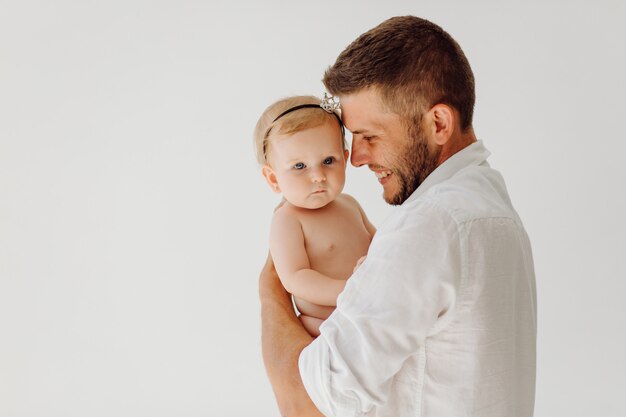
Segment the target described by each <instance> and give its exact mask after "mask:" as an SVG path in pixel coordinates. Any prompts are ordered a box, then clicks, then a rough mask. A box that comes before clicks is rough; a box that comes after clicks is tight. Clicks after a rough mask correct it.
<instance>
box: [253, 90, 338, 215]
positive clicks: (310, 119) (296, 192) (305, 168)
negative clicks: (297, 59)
mask: <svg viewBox="0 0 626 417" xmlns="http://www.w3.org/2000/svg"><path fill="white" fill-rule="evenodd" d="M320 103H321V101H320V99H319V98H317V97H313V96H295V97H289V98H286V99H283V100H279V101H277V102H276V103H274V104H272V105H271V106H269V107H268V108H267V109H266V110H265V111H264V112H263V114H262V115H261V117H260V118H259V121H258V122H257V125H256V128H255V130H254V141H255V145H256V153H257V160H258V161H259V164H261V165H262V167H263V168H262V172H263V176H264V177H265V179H266V180H267V183H268V184H269V185H270V187H271V188H272V189H273V190H274V191H275V192H278V193H282V194H283V196H284V197H285V199H286V200H287V201H289V202H290V203H291V204H293V205H294V206H298V207H302V208H307V209H317V208H321V207H324V206H325V205H327V204H328V203H330V202H331V201H333V200H334V199H335V198H336V197H337V196H338V195H339V194H340V193H341V191H342V190H343V186H344V183H345V179H346V176H345V172H346V161H347V159H348V150H347V149H346V143H345V139H344V129H343V124H342V123H341V119H340V118H339V115H338V114H337V113H335V112H334V111H333V112H329V111H326V110H324V109H323V108H322V107H320ZM300 106H302V107H300Z"/></svg>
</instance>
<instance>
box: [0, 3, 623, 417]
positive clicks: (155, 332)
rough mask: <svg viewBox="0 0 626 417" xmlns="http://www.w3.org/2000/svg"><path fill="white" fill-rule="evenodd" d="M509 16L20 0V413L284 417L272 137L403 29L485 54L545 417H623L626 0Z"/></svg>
mask: <svg viewBox="0 0 626 417" xmlns="http://www.w3.org/2000/svg"><path fill="white" fill-rule="evenodd" d="M509 3H512V4H506V5H505V4H504V2H497V1H493V2H487V1H474V2H464V1H457V2H451V1H448V2H425V1H413V2H408V1H384V2H381V1H344V2H333V1H322V0H318V1H316V2H287V1H277V0H276V1H264V2H252V1H250V2H248V3H244V2H221V3H219V2H207V1H188V0H187V1H185V0H183V1H138V0H132V1H121V0H115V1H108V2H85V1H74V2H70V1H55V2H46V1H17V0H15V1H7V0H0V416H1V417H18V416H20V417H21V416H28V417H39V416H41V417H44V416H45V417H52V416H59V417H60V416H63V417H72V416H76V417H83V416H90V417H97V416H112V415H114V416H119V417H124V416H150V417H160V416H164V417H165V416H176V417H179V416H245V415H259V416H269V415H277V412H276V408H275V406H274V400H273V396H272V393H271V388H270V386H269V384H268V383H267V381H266V378H265V374H264V370H263V366H262V362H261V356H260V336H259V304H258V301H257V293H256V290H257V283H256V279H257V274H258V271H259V268H260V266H261V265H262V262H263V260H264V257H265V254H266V250H267V249H266V240H267V231H268V221H269V218H270V214H271V211H272V208H273V206H274V205H275V204H276V202H277V197H276V196H275V195H274V194H273V193H271V192H270V190H269V188H267V187H266V185H265V184H264V182H263V181H262V179H261V177H260V174H259V172H258V168H257V166H256V164H255V161H254V157H253V151H252V144H251V143H252V141H251V131H252V129H253V126H254V123H255V122H256V119H257V117H258V115H259V114H260V112H261V111H262V110H263V109H264V108H265V106H266V105H268V104H269V103H270V102H271V101H273V100H275V99H277V98H280V97H282V96H285V95H290V94H298V93H306V94H310V93H313V94H321V92H322V91H323V86H322V85H321V83H320V81H319V80H320V78H321V75H322V72H323V70H324V69H325V68H326V67H327V66H328V65H330V64H331V63H332V62H333V61H334V58H335V57H336V56H337V54H338V53H339V52H340V51H341V50H342V49H343V48H344V47H345V46H346V45H347V44H348V43H349V42H350V41H352V40H353V39H354V38H356V36H357V35H359V34H360V33H362V32H364V31H366V30H367V29H369V28H371V27H373V26H375V25H376V24H378V23H380V22H381V21H382V20H384V19H385V18H387V17H390V16H393V15H400V14H414V15H419V16H423V17H426V18H429V19H431V20H433V21H434V22H436V23H438V24H440V25H441V26H443V27H444V28H445V29H446V30H448V31H449V32H450V33H451V34H452V35H453V36H454V37H455V38H456V39H457V40H458V41H459V43H460V44H461V46H462V47H463V49H464V50H465V52H466V54H467V56H468V58H469V60H470V62H471V64H472V66H473V68H474V72H475V75H476V80H477V96H478V101H477V105H476V113H475V114H476V117H475V128H476V132H477V135H478V136H479V137H480V138H481V139H483V140H484V142H485V144H486V145H487V147H488V148H490V150H491V151H492V153H493V156H492V158H491V163H492V166H494V167H496V168H498V169H500V170H501V171H502V172H503V174H504V176H505V178H506V179H507V183H508V186H509V190H510V194H511V196H512V199H513V201H514V203H515V204H516V206H517V208H518V211H519V212H520V215H521V216H522V218H523V219H524V221H525V224H526V227H527V230H528V232H529V235H530V236H531V239H532V243H533V248H534V253H535V258H536V272H537V284H538V292H539V341H538V343H539V351H538V354H539V359H538V380H537V404H536V416H541V417H544V416H545V417H552V416H569V417H575V416H581V417H582V416H592V415H597V416H603V417H608V416H623V415H625V414H626V406H625V400H624V380H623V375H624V374H626V361H625V360H624V355H623V352H624V351H626V336H625V329H626V307H625V303H624V301H623V297H624V294H625V293H626V284H625V278H626V268H625V267H624V249H626V241H625V238H624V235H625V233H626V227H625V226H626V222H625V221H624V217H623V216H624V215H623V213H624V212H626V201H625V200H626V198H625V194H626V193H625V192H624V188H625V187H624V184H623V183H624V180H625V179H626V169H625V168H624V162H626V161H625V157H624V143H625V141H626V137H625V135H624V126H623V120H624V114H626V105H625V97H624V96H625V95H626V88H625V87H626V86H625V81H624V74H626V48H625V47H624V39H626V28H625V26H624V20H625V19H626V7H625V3H624V2H620V1H617V0H616V1H608V0H604V1H597V2H594V3H595V5H593V6H592V5H591V2H582V1H561V2H549V1H546V2H540V1H536V2H523V3H522V2H519V3H517V2H515V3H514V2H509ZM348 175H349V182H348V185H347V191H348V192H350V193H352V194H353V195H355V196H356V197H357V198H358V199H359V200H360V201H361V203H362V205H363V206H364V207H365V209H366V211H367V212H368V214H369V216H370V218H371V219H372V220H373V221H374V223H380V222H381V221H382V220H383V219H384V218H385V217H386V216H387V215H388V214H389V213H390V211H391V209H390V208H389V207H387V206H385V204H384V203H383V201H382V199H381V198H380V194H381V192H380V189H379V186H378V185H377V183H376V182H375V180H374V177H373V176H372V175H371V174H370V173H367V172H364V170H356V169H354V168H351V169H350V170H349V173H348ZM251 413H254V414H251Z"/></svg>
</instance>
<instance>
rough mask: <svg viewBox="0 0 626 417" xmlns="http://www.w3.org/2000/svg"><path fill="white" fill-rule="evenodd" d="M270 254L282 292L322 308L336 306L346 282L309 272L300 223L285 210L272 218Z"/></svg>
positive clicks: (277, 212) (279, 211) (310, 270)
mask: <svg viewBox="0 0 626 417" xmlns="http://www.w3.org/2000/svg"><path fill="white" fill-rule="evenodd" d="M270 251H271V253H272V258H273V259H274V264H275V266H276V272H278V276H279V278H280V281H281V282H282V284H283V286H284V287H285V289H286V290H287V291H288V292H290V293H291V294H293V295H295V296H296V297H298V298H302V299H303V300H306V301H308V302H310V303H314V304H319V305H323V306H336V305H337V296H338V295H339V294H340V293H341V291H343V288H344V287H345V285H346V282H345V281H343V280H338V279H332V278H330V277H328V276H326V275H323V274H320V273H319V272H317V271H314V270H312V269H311V266H310V264H309V257H308V256H307V253H306V250H305V247H304V234H303V232H302V225H301V224H300V221H299V220H298V219H297V218H296V216H294V215H293V214H292V213H290V212H289V211H288V210H284V209H283V210H277V211H276V212H275V213H274V217H273V218H272V226H271V230H270Z"/></svg>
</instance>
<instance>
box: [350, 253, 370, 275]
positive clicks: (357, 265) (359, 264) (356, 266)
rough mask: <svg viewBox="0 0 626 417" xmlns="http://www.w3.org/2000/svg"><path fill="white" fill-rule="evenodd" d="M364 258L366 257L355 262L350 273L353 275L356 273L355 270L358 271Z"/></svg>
mask: <svg viewBox="0 0 626 417" xmlns="http://www.w3.org/2000/svg"><path fill="white" fill-rule="evenodd" d="M365 258H367V255H365V256H361V257H360V258H359V260H358V261H356V265H354V269H353V270H352V273H353V274H354V273H355V272H356V270H357V269H359V267H360V266H361V264H362V263H363V261H364V260H365Z"/></svg>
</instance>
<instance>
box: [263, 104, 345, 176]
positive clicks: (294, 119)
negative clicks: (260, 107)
mask: <svg viewBox="0 0 626 417" xmlns="http://www.w3.org/2000/svg"><path fill="white" fill-rule="evenodd" d="M320 103H321V100H320V99H319V98H317V97H315V96H293V97H287V98H284V99H282V100H278V101H277V102H275V103H273V104H271V105H270V106H269V107H268V108H267V109H265V111H264V112H263V114H261V117H260V118H259V121H258V122H257V124H256V127H255V128H254V145H255V150H256V158H257V161H258V162H259V164H261V165H265V164H268V151H269V141H270V138H271V137H272V136H275V135H291V134H294V133H297V132H301V131H303V130H306V129H311V128H314V127H318V126H321V125H323V124H324V123H338V120H337V118H336V117H335V115H333V114H330V113H328V112H326V111H325V110H323V109H322V108H321V107H320V108H319V109H317V108H313V107H311V108H303V109H298V110H295V111H293V112H290V113H287V114H285V115H284V116H282V117H281V118H280V119H278V120H276V121H274V119H276V117H277V116H278V115H280V114H281V113H282V112H284V111H286V110H288V109H290V108H292V107H295V106H299V105H301V104H317V105H319V104H320ZM337 116H338V114H337ZM342 140H343V147H344V148H345V149H347V146H346V140H345V138H342Z"/></svg>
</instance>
